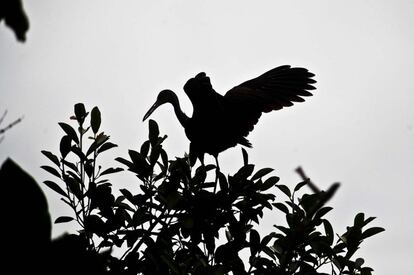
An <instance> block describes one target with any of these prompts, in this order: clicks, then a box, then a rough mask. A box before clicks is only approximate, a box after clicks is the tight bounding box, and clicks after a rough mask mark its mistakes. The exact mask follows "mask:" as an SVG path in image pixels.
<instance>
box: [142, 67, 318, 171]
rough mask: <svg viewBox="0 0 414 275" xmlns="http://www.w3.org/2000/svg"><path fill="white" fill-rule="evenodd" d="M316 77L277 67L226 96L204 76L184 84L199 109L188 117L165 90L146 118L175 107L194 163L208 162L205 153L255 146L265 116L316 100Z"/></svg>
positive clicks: (300, 70) (214, 154)
mask: <svg viewBox="0 0 414 275" xmlns="http://www.w3.org/2000/svg"><path fill="white" fill-rule="evenodd" d="M314 76H315V75H314V74H313V73H311V72H309V71H308V70H307V69H305V68H297V67H296V68H295V67H294V68H292V67H291V66H289V65H284V66H279V67H276V68H274V69H272V70H270V71H268V72H266V73H264V74H262V75H260V76H258V77H256V78H253V79H251V80H248V81H246V82H243V83H242V84H240V85H238V86H235V87H234V88H232V89H231V90H229V91H228V92H227V93H226V94H225V95H224V96H223V95H220V94H219V93H217V92H216V91H214V89H213V87H212V85H211V82H210V78H209V77H208V76H207V75H206V74H205V73H204V72H201V73H199V74H197V75H196V76H195V77H194V78H191V79H190V80H188V81H187V83H186V84H185V85H184V91H185V93H186V94H187V96H188V97H189V99H190V101H191V103H192V105H193V115H192V117H188V116H187V115H186V114H185V113H184V112H183V111H182V110H181V107H180V103H179V100H178V97H177V95H176V94H175V93H174V92H173V91H171V90H162V91H161V92H160V93H159V94H158V97H157V100H156V102H155V103H154V104H153V105H152V107H151V108H150V109H149V110H148V112H147V113H146V114H145V116H144V119H143V121H144V120H146V119H147V118H148V117H149V116H150V115H151V114H152V113H153V112H154V111H155V110H156V109H157V108H158V107H159V106H161V105H163V104H165V103H170V104H172V106H173V108H174V112H175V114H176V116H177V118H178V120H179V122H180V123H181V125H182V126H183V127H184V129H185V133H186V136H187V137H188V139H189V140H190V142H191V143H190V163H191V165H194V164H195V162H196V160H197V158H198V159H199V160H200V161H201V163H202V164H204V154H205V153H208V154H210V155H212V156H214V158H215V159H216V163H217V165H218V160H217V157H218V154H219V153H220V152H223V151H224V150H226V149H228V148H231V147H234V146H236V145H237V144H241V145H243V146H246V147H252V145H251V143H250V142H249V141H248V140H247V139H246V137H247V136H248V134H249V133H250V132H251V131H252V130H253V128H254V125H255V124H256V123H257V122H258V120H259V118H260V116H261V114H262V113H267V112H270V111H273V110H280V109H282V108H283V107H289V106H292V105H293V102H303V101H304V99H303V98H302V97H307V96H311V95H312V93H310V92H309V91H310V90H314V89H315V87H314V86H312V84H314V83H316V81H315V80H314V79H312V77H314Z"/></svg>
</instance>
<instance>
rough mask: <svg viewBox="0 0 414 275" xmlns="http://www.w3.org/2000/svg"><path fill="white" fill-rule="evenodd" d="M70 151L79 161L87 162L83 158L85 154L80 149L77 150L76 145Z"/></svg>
mask: <svg viewBox="0 0 414 275" xmlns="http://www.w3.org/2000/svg"><path fill="white" fill-rule="evenodd" d="M71 151H72V152H73V153H74V154H75V155H77V156H78V157H79V159H80V160H81V161H86V160H88V159H87V158H86V156H85V154H84V153H83V152H82V151H81V149H79V148H78V147H76V145H74V146H72V148H71Z"/></svg>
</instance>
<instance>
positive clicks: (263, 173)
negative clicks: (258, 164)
mask: <svg viewBox="0 0 414 275" xmlns="http://www.w3.org/2000/svg"><path fill="white" fill-rule="evenodd" d="M273 170H274V169H272V168H263V169H260V170H259V171H257V172H256V173H255V174H254V176H253V177H252V178H251V180H253V181H254V180H257V179H260V178H261V177H264V176H266V175H267V174H269V173H271V172H272V171H273Z"/></svg>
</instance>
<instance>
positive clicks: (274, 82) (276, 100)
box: [224, 65, 316, 136]
mask: <svg viewBox="0 0 414 275" xmlns="http://www.w3.org/2000/svg"><path fill="white" fill-rule="evenodd" d="M313 76H314V74H312V73H310V72H309V71H308V70H307V69H305V68H292V67H290V66H289V65H285V66H280V67H277V68H274V69H272V70H270V71H268V72H266V73H264V74H262V75H260V76H259V77H256V78H254V79H251V80H248V81H246V82H244V83H242V84H240V85H238V86H236V87H234V88H232V89H231V90H229V91H228V92H227V93H226V94H225V96H224V98H225V100H226V101H227V103H228V106H232V107H231V108H230V109H231V111H232V112H233V115H234V116H235V117H238V118H237V122H235V123H237V124H238V125H237V127H240V129H242V133H243V135H244V136H245V135H247V134H248V132H250V131H251V130H252V129H253V127H254V125H255V124H256V123H257V121H258V119H259V118H260V115H261V113H262V112H270V111H273V110H279V109H282V108H283V107H289V106H292V105H293V102H302V101H304V99H303V98H302V97H306V96H311V95H312V94H311V93H310V92H309V91H310V90H314V89H315V87H314V86H312V84H314V83H316V81H315V80H314V79H312V77H313Z"/></svg>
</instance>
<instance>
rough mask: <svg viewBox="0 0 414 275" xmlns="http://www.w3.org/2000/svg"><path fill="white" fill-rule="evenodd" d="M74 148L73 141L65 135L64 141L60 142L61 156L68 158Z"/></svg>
mask: <svg viewBox="0 0 414 275" xmlns="http://www.w3.org/2000/svg"><path fill="white" fill-rule="evenodd" d="M71 146H72V139H71V138H70V137H69V136H68V135H64V136H63V137H62V139H61V140H60V146H59V149H60V154H61V156H62V158H63V159H64V158H66V156H67V155H68V154H69V152H70V149H71Z"/></svg>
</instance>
